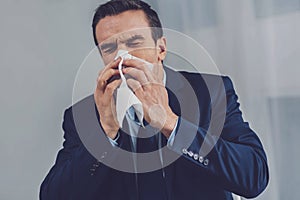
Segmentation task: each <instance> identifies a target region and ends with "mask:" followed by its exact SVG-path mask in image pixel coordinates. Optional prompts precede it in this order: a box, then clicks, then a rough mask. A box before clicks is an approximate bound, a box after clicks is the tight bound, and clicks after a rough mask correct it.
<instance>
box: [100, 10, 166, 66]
mask: <svg viewBox="0 0 300 200" xmlns="http://www.w3.org/2000/svg"><path fill="white" fill-rule="evenodd" d="M96 38H97V41H98V43H99V48H100V51H101V53H102V58H103V61H104V63H105V65H107V64H108V63H109V62H111V61H113V60H114V58H115V57H116V55H117V52H118V50H121V49H122V50H127V51H129V53H130V54H131V55H133V56H136V57H139V58H141V59H144V60H146V61H148V62H150V63H153V64H155V63H157V64H159V63H161V61H162V60H163V59H164V58H165V53H166V52H165V39H164V38H162V39H159V40H158V41H157V44H156V43H155V42H154V40H153V38H152V34H151V29H150V27H149V23H148V21H147V19H146V16H145V14H144V12H143V11H140V10H138V11H125V12H123V13H121V14H118V15H115V16H107V17H105V18H103V19H101V20H100V21H99V23H98V24H97V26H96ZM162 48H163V49H164V51H163V52H162Z"/></svg>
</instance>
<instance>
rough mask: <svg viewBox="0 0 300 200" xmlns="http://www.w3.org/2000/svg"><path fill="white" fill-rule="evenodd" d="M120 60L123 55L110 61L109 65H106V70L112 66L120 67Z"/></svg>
mask: <svg viewBox="0 0 300 200" xmlns="http://www.w3.org/2000/svg"><path fill="white" fill-rule="evenodd" d="M120 61H121V57H118V58H117V59H116V60H113V61H112V62H110V63H109V64H108V65H106V66H105V67H104V70H106V69H110V68H112V69H114V68H118V65H119V63H120Z"/></svg>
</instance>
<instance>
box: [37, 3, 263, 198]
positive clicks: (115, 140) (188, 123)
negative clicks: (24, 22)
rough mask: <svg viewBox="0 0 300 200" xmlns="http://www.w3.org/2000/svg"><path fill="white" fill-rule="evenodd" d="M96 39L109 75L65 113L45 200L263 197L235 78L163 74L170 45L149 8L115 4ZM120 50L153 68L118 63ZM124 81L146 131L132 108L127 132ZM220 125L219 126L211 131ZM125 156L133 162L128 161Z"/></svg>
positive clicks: (99, 18) (106, 7) (98, 24)
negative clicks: (119, 104)
mask: <svg viewBox="0 0 300 200" xmlns="http://www.w3.org/2000/svg"><path fill="white" fill-rule="evenodd" d="M150 27H155V28H150ZM93 33H94V40H95V43H96V45H97V46H98V47H99V51H100V54H101V56H102V59H103V61H104V63H105V65H106V66H105V68H104V69H103V70H101V71H100V72H99V76H98V79H97V86H96V89H95V92H94V94H93V95H92V96H90V97H87V98H86V99H84V100H82V101H80V102H79V103H77V104H75V105H73V106H72V107H70V108H69V109H67V110H66V111H65V114H64V122H63V129H64V131H65V134H64V138H65V142H64V148H63V149H62V150H61V151H60V152H59V154H58V156H57V159H56V162H55V165H54V166H53V167H52V169H51V170H50V172H49V174H48V175H47V177H46V178H45V180H44V181H43V183H42V185H41V191H40V198H41V199H44V200H47V199H55V200H59V199H63V200H67V199H106V200H107V199H135V200H139V199H141V200H144V199H155V200H157V199H158V200H159V199H170V200H173V199H210V200H211V199H213V200H216V199H232V194H231V193H235V194H238V195H240V196H243V197H246V198H252V197H255V196H257V195H259V194H260V193H261V192H262V191H263V190H264V189H265V187H266V186H267V183H268V166H267V159H266V155H265V152H264V150H263V147H262V144H261V142H260V141H259V139H258V137H257V135H256V134H255V133H254V132H253V131H252V130H251V129H250V127H249V125H248V123H246V122H244V121H243V119H242V114H241V111H240V110H239V104H238V102H237V96H236V94H235V91H234V89H233V85H232V83H231V81H230V79H229V78H228V77H220V76H213V75H203V74H202V75H201V74H196V73H188V72H175V71H173V70H171V69H170V68H168V67H166V66H164V65H163V60H164V58H165V57H166V52H167V48H166V39H165V38H164V37H163V31H162V29H161V23H160V21H159V18H158V16H157V14H156V12H155V11H154V10H152V9H151V8H150V6H149V5H148V4H146V3H144V2H142V1H138V0H136V1H134V0H122V1H118V0H112V1H109V2H107V3H106V4H103V5H101V6H99V7H98V9H97V10H96V13H95V15H94V19H93ZM119 50H126V51H128V52H129V53H130V54H131V55H133V56H135V57H137V58H140V59H143V60H145V61H147V62H148V63H151V64H152V65H153V68H152V69H150V68H148V67H147V66H146V65H145V63H144V62H142V61H141V60H136V59H122V58H120V57H117V53H118V51H119ZM120 62H123V63H121V64H122V65H123V66H124V67H123V69H122V71H121V72H120V71H119V70H118V65H119V64H120ZM121 73H123V74H125V75H126V77H127V80H126V83H127V85H128V87H129V88H130V89H132V91H133V92H134V94H135V95H136V97H137V98H138V99H139V100H140V102H141V103H142V106H143V113H144V120H143V122H139V121H138V120H137V117H136V110H135V109H133V107H130V109H129V110H127V113H126V117H125V120H124V122H123V126H122V128H121V126H120V124H119V123H118V120H117V119H116V115H117V113H118V110H117V109H116V98H119V97H118V96H117V97H115V94H116V92H117V91H118V88H119V87H120V85H121V84H122V79H120V78H116V77H118V76H120V75H122V74H121ZM219 80H221V81H219ZM193 95H194V96H193ZM193 97H194V98H193ZM194 100H196V102H197V104H196V107H195V104H194V102H195V101H194ZM223 106H224V112H223V111H222V108H223ZM215 110H217V112H216V111H215ZM93 116H96V117H95V118H96V122H95V121H93ZM222 116H224V119H222ZM93 123H97V124H98V125H99V126H96V128H95V126H94V124H93ZM142 123H144V125H146V128H143V127H142V125H143V124H142ZM216 123H217V124H218V123H221V126H220V125H214V126H211V124H216ZM149 129H152V130H156V131H154V133H153V131H152V132H151V131H149V132H147V131H148V130H149ZM157 130H158V131H157ZM218 132H220V134H219V135H218ZM148 133H151V134H152V135H147V134H148ZM143 134H144V136H143V137H144V138H141V137H140V136H141V135H143ZM163 147H164V148H163ZM165 147H166V148H165ZM162 148H163V151H162V150H161V149H162ZM123 151H124V152H132V154H131V155H132V156H131V157H126V158H124V156H123V155H127V154H122V152H123ZM148 152H154V153H153V154H151V156H149V159H148V157H147V156H146V157H145V156H140V155H141V154H142V153H148ZM147 155H148V154H147ZM149 160H151V162H147V161H149ZM120 163H122V164H120ZM166 163H167V164H166ZM125 166H127V167H125ZM149 166H150V167H149ZM157 166H161V167H157ZM152 167H153V169H152ZM125 168H126V169H125ZM119 169H120V170H119ZM131 170H132V171H131Z"/></svg>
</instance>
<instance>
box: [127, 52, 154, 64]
mask: <svg viewBox="0 0 300 200" xmlns="http://www.w3.org/2000/svg"><path fill="white" fill-rule="evenodd" d="M129 53H130V54H131V55H133V56H135V57H138V58H141V59H143V60H146V61H147V62H150V63H156V62H157V61H158V54H157V52H156V49H155V48H146V49H139V50H133V51H131V52H129Z"/></svg>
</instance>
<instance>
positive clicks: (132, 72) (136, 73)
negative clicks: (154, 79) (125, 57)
mask: <svg viewBox="0 0 300 200" xmlns="http://www.w3.org/2000/svg"><path fill="white" fill-rule="evenodd" d="M123 73H124V74H127V75H129V76H131V77H133V78H134V79H136V80H137V81H138V82H140V84H141V85H142V86H143V87H144V86H147V85H149V83H150V82H149V80H148V79H147V77H146V75H145V73H144V72H143V71H142V70H139V69H136V68H133V67H126V68H124V69H123Z"/></svg>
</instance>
